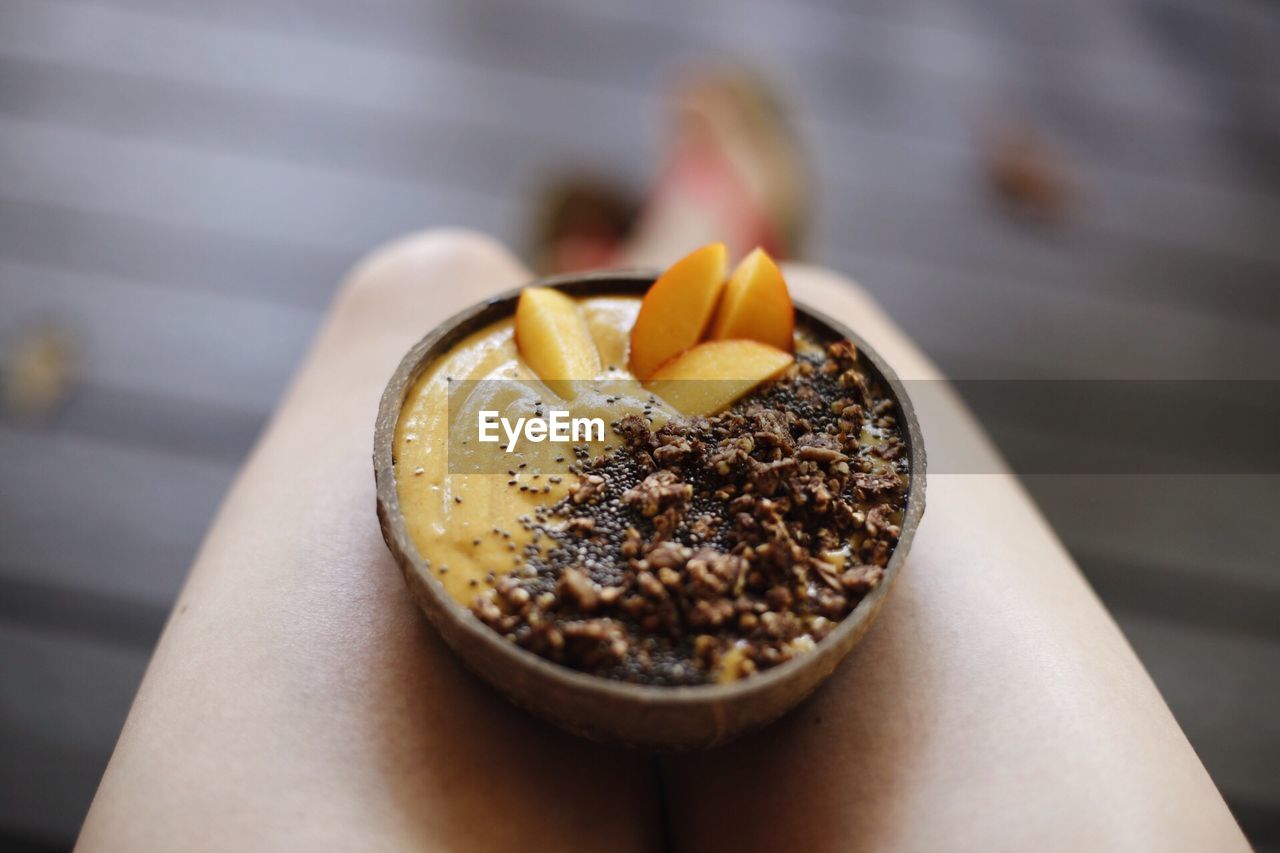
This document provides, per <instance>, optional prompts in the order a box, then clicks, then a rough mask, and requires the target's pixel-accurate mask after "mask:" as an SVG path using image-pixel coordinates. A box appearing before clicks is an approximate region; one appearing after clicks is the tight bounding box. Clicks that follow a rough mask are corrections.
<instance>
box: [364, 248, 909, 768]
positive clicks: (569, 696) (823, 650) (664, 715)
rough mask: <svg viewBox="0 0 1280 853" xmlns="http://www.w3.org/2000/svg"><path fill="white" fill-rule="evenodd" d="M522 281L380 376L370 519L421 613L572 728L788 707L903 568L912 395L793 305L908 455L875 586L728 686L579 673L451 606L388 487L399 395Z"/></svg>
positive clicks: (816, 679) (830, 322)
mask: <svg viewBox="0 0 1280 853" xmlns="http://www.w3.org/2000/svg"><path fill="white" fill-rule="evenodd" d="M655 278H656V273H652V272H609V273H590V274H585V275H575V276H564V277H558V278H551V279H545V280H542V281H538V282H532V283H531V284H536V285H538V286H543V287H555V288H558V289H560V290H562V291H564V292H565V293H567V294H569V295H572V296H577V297H584V296H610V295H613V296H617V295H632V296H640V295H642V294H643V293H644V292H645V290H647V289H648V287H649V285H651V284H653V282H654V279H655ZM519 295H520V289H519V288H518V289H515V290H511V291H508V292H506V293H503V294H501V295H498V296H495V297H493V298H491V299H488V300H486V301H484V302H481V303H479V304H477V305H475V306H473V307H471V308H468V309H467V310H465V311H463V312H461V313H459V314H457V315H455V316H453V317H451V318H450V319H448V320H446V321H444V322H443V323H441V324H440V325H439V326H437V327H436V328H435V329H434V330H432V331H431V332H430V333H428V334H427V336H426V337H424V338H423V339H422V340H421V341H419V342H418V343H417V345H416V346H414V347H413V348H412V349H411V350H409V352H408V353H407V354H406V355H405V357H404V359H403V360H402V361H401V362H400V366H399V368H398V369H397V370H396V372H395V374H394V375H393V376H392V377H391V380H390V381H389V382H388V383H387V387H386V390H385V391H384V392H383V395H382V402H381V405H380V406H379V409H378V419H377V424H376V426H375V429H374V439H373V466H374V476H375V479H376V481H377V504H378V519H379V521H380V522H381V525H382V535H383V538H384V539H386V542H387V547H388V548H389V549H390V550H391V553H392V554H393V555H394V556H395V559H396V562H397V563H398V564H399V566H400V568H401V570H402V571H403V573H404V578H405V582H406V583H407V584H408V586H409V589H410V590H411V591H412V592H413V595H414V597H415V598H416V599H417V601H418V603H419V605H421V607H422V609H423V611H424V612H425V613H426V615H427V618H428V619H429V620H430V621H431V623H432V624H433V625H434V626H435V628H436V630H438V631H439V632H440V635H441V636H442V637H443V638H444V640H445V642H446V643H447V644H448V645H449V647H450V648H451V649H453V651H454V652H455V653H456V654H457V655H458V656H459V657H460V658H461V659H462V660H463V662H464V663H465V664H466V665H467V666H468V667H469V668H470V669H472V670H473V671H474V672H475V673H476V674H477V675H479V676H480V677H481V678H482V679H484V680H485V681H488V682H489V683H490V684H492V685H493V686H494V687H495V688H496V689H497V690H499V691H500V692H501V693H502V694H503V695H505V696H506V697H507V698H508V699H510V700H511V701H512V702H514V703H515V704H516V705H518V706H520V707H522V708H525V709H527V710H528V711H530V712H532V713H534V714H536V715H537V716H539V717H542V718H543V719H545V720H548V721H550V722H551V723H554V724H555V725H557V726H560V727H562V728H564V729H567V730H569V731H571V732H574V733H575V734H579V735H582V736H585V737H589V738H592V739H595V740H601V741H607V742H613V743H622V744H627V745H632V746H639V747H645V748H652V749H661V750H688V749H700V748H706V747H711V746H715V745H717V744H722V743H725V742H726V741H729V740H731V739H733V738H735V737H737V736H738V735H741V734H743V733H744V732H747V731H750V730H752V729H756V728H759V727H761V726H764V725H766V724H767V723H769V722H771V721H773V720H775V719H777V718H778V717H780V716H782V715H783V714H785V713H786V712H787V711H789V710H791V709H792V708H794V707H795V706H796V705H798V704H799V703H800V702H801V701H803V700H804V699H805V697H807V696H808V695H809V694H810V693H812V692H813V691H814V690H815V689H816V688H817V687H818V685H820V684H821V683H822V682H823V681H824V680H825V679H826V678H827V677H828V676H830V675H831V673H832V672H833V671H834V670H835V668H836V666H837V665H838V664H839V663H840V662H841V660H843V659H844V657H845V655H847V654H848V653H849V651H850V649H852V648H853V647H854V645H856V644H857V643H858V641H859V640H861V639H862V637H863V636H864V635H865V634H866V632H867V629H868V628H869V627H870V626H871V623H872V621H873V620H874V619H875V617H876V614H877V613H878V612H879V610H880V608H881V606H882V605H883V604H884V602H885V599H886V597H887V596H888V594H889V591H890V589H892V587H893V585H894V582H895V581H896V580H897V578H898V574H899V573H900V572H901V571H902V566H903V563H904V562H905V561H906V558H907V553H908V551H909V550H910V548H911V541H912V539H913V537H914V536H915V532H916V528H917V527H918V526H919V524H920V518H921V516H922V515H923V514H924V493H925V450H924V442H923V440H922V438H921V434H920V424H919V422H918V421H917V420H916V416H915V412H914V410H913V409H912V406H911V401H910V399H908V397H907V394H906V391H905V389H904V388H903V385H902V383H901V381H899V379H898V377H897V376H896V375H895V374H894V372H893V371H892V370H891V369H890V368H889V366H888V365H887V364H886V363H885V362H884V361H883V360H882V359H881V358H880V356H879V355H877V354H876V352H875V351H874V350H872V349H871V348H870V347H869V346H867V345H866V343H865V342H864V341H863V340H862V338H861V337H859V336H858V334H857V333H856V332H855V331H854V330H852V329H849V328H847V327H846V326H845V325H843V324H842V323H839V322H837V321H836V320H834V319H832V318H830V317H827V316H825V315H824V314H822V313H821V312H819V311H817V310H815V309H813V308H811V307H809V306H807V305H804V304H802V303H800V302H797V303H796V306H795V309H796V325H797V328H798V329H801V330H804V331H807V332H809V333H810V334H812V335H813V336H814V337H815V338H816V339H818V340H824V339H839V338H848V339H850V340H852V341H853V342H854V343H855V344H856V345H857V348H858V353H859V358H860V361H861V367H862V368H863V369H864V370H865V371H866V372H867V373H868V375H869V376H871V377H873V378H874V379H875V380H877V381H878V382H879V383H880V384H881V386H882V387H883V388H885V389H886V390H887V391H888V393H889V395H890V396H891V397H892V398H893V399H894V401H895V403H896V404H897V406H898V410H899V414H900V418H899V421H900V423H901V425H902V426H903V432H904V436H903V437H904V440H905V441H906V443H907V453H908V459H909V461H910V481H909V487H908V492H907V505H906V510H905V512H904V513H903V519H902V524H901V530H902V533H901V536H900V538H899V540H898V544H897V547H896V548H895V550H894V552H893V554H892V556H891V558H890V560H889V564H888V566H887V567H886V569H885V573H884V577H883V579H882V580H881V582H880V584H879V585H878V586H876V588H875V589H873V590H872V591H871V592H870V593H868V594H867V595H866V596H865V597H864V598H863V599H862V600H861V601H860V602H859V603H858V605H857V607H855V608H854V610H853V611H852V612H850V613H849V614H848V615H847V616H846V617H845V618H844V619H843V620H841V622H840V624H839V625H838V626H837V627H836V628H835V629H834V630H833V631H832V632H831V633H830V634H829V635H828V636H827V637H826V638H824V639H823V640H822V641H821V642H819V643H818V644H817V645H816V646H815V647H814V648H813V649H812V650H811V651H809V652H806V653H805V654H803V655H800V656H798V657H796V658H793V659H792V660H789V661H787V662H786V663H783V664H780V665H779V666H776V667H774V668H772V669H767V670H763V671H761V672H758V673H756V674H755V675H752V676H750V677H747V678H744V679H741V680H739V681H735V682H731V683H727V684H706V685H696V686H681V687H667V686H657V685H641V684H631V683H626V682H622V681H615V680H611V679H607V678H602V677H600V676H596V675H590V674H587V673H583V672H579V671H577V670H573V669H570V668H568V667H565V666H562V665H560V664H557V663H554V662H552V661H549V660H546V659H544V658H542V657H539V656H537V655H535V654H533V653H532V652H529V651H526V650H524V649H522V648H520V647H518V646H517V645H515V644H514V643H512V642H510V641H508V640H506V639H505V638H503V637H502V636H500V635H499V634H498V633H497V632H496V631H494V630H493V629H492V628H490V627H488V626H487V625H485V624H484V623H482V622H481V621H480V620H479V619H478V618H476V616H475V615H473V614H472V613H471V611H470V610H468V609H467V608H466V607H464V606H462V605H461V604H459V603H458V602H457V601H456V600H455V599H454V598H453V597H452V596H451V595H450V594H449V593H448V592H447V591H446V590H445V588H444V586H442V585H441V583H440V581H439V580H438V579H437V578H436V577H435V576H434V575H433V574H432V573H431V572H430V571H429V570H428V569H427V565H426V563H425V562H424V557H426V558H428V559H429V558H430V555H423V554H419V553H418V551H417V549H416V548H415V546H414V544H413V542H412V541H411V540H410V538H409V536H408V533H407V532H406V529H405V520H404V516H403V515H402V513H401V510H400V500H399V495H398V492H397V488H396V472H395V460H394V456H393V446H394V439H395V431H396V424H397V421H398V420H399V418H400V411H401V408H402V407H403V405H404V402H405V397H406V395H407V393H408V391H409V389H410V388H411V387H412V386H413V384H414V382H415V380H416V379H417V378H418V377H419V376H421V375H422V373H423V372H424V371H426V370H427V369H429V368H430V367H431V365H432V364H433V363H434V362H435V361H436V360H437V359H439V358H441V357H442V356H444V355H445V354H446V353H448V352H449V351H450V349H452V348H453V347H454V346H455V345H456V344H457V343H459V342H460V341H461V340H463V339H464V338H466V337H467V336H468V335H470V334H471V333H473V332H475V331H477V330H479V329H481V328H483V327H485V326H487V325H489V324H491V323H493V322H496V321H498V320H502V319H504V318H507V317H511V316H512V315H513V314H514V313H515V307H516V300H517V298H518V297H519Z"/></svg>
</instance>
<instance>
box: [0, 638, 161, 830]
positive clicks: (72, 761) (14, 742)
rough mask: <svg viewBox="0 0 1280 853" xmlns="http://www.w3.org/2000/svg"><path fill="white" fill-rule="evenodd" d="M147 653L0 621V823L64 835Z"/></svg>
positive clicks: (79, 811)
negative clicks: (0, 794) (1, 677)
mask: <svg viewBox="0 0 1280 853" xmlns="http://www.w3.org/2000/svg"><path fill="white" fill-rule="evenodd" d="M149 656H150V653H149V651H148V650H146V649H137V648H132V647H120V646H113V645H110V644H102V643H98V642H90V641H87V640H85V639H82V638H79V637H74V636H67V635H59V634H56V633H49V632H46V631H42V630H35V629H30V628H26V627H22V626H15V625H12V624H7V623H4V622H0V672H4V678H3V679H0V790H2V791H4V792H5V793H4V796H3V797H0V826H3V827H4V829H5V832H6V833H9V834H14V835H18V836H28V837H32V838H37V839H43V840H48V841H49V842H62V843H63V844H69V843H70V842H71V841H72V840H73V839H74V838H75V836H76V834H77V833H78V831H79V828H80V823H81V821H82V820H83V819H84V814H85V811H86V810H87V809H88V807H89V801H90V800H91V799H92V797H93V792H94V790H96V788H97V785H98V779H99V777H100V776H101V775H102V771H103V770H104V769H105V768H106V764H107V759H108V757H109V756H110V754H111V750H112V748H113V747H114V745H115V742H116V737H117V736H118V735H119V733H120V727H121V725H122V724H123V723H124V718H125V715H126V713H127V712H128V710H129V706H130V704H131V703H132V702H133V695H134V693H135V692H136V691H137V687H138V684H139V683H140V682H141V680H142V673H143V670H144V669H145V668H146V664H147V659H148V657H149Z"/></svg>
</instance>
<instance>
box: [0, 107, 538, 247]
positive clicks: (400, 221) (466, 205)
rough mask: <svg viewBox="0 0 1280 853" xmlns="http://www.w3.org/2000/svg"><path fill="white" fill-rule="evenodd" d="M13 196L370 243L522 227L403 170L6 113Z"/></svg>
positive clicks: (284, 237)
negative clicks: (319, 161) (394, 173)
mask: <svg viewBox="0 0 1280 853" xmlns="http://www.w3.org/2000/svg"><path fill="white" fill-rule="evenodd" d="M0 162H8V163H21V164H22V168H20V169H7V170H6V172H5V179H4V184H3V193H4V194H5V195H6V196H9V197H11V198H17V199H22V200H27V201H33V202H36V203H38V204H46V205H57V206H62V207H73V208H76V209H82V210H90V211H96V212H100V213H113V214H123V215H125V216H130V217H136V218H140V219H149V220H157V221H166V220H167V221H170V222H174V223H177V224H180V225H183V226H186V227H189V228H207V229H213V230H218V231H222V232H224V233H228V234H235V235H238V236H244V237H250V238H253V237H259V238H260V237H267V238H270V239H274V240H279V241H281V242H286V243H295V244H300V245H303V246H308V247H314V248H317V249H322V250H334V249H338V250H342V251H348V252H359V251H363V250H365V249H367V248H368V247H370V246H375V245H377V244H379V243H381V242H383V241H385V240H388V239H390V238H391V237H394V236H398V235H400V234H403V233H405V232H407V231H412V230H415V229H418V228H421V227H424V226H427V225H440V224H453V225H461V226H464V227H473V228H479V229H481V230H485V231H490V232H496V233H511V232H512V230H513V225H514V223H513V221H512V220H513V219H514V217H515V215H516V211H515V209H514V208H513V206H512V205H511V203H510V202H509V201H500V200H497V199H493V198H491V197H487V196H482V195H479V194H473V193H463V192H460V191H455V190H444V189H441V188H439V187H432V186H427V185H423V184H421V183H414V182H410V181H406V180H403V179H399V180H391V179H386V178H372V177H367V176H363V175H354V174H350V173H345V172H341V171H339V170H335V169H330V168H321V167H313V166H303V165H297V164H286V163H283V162H279V161H264V160H262V159H260V158H255V157H247V156H243V155H232V154H222V153H213V152H208V151H197V150H194V149H191V148H189V147H186V146H177V145H172V144H167V143H163V142H154V141H145V142H144V141H141V140H134V139H122V138H120V137H116V136H112V135H109V134H101V133H88V132H84V131H79V130H73V129H69V128H66V127H55V126H52V125H47V124H42V123H39V122H31V121H26V120H22V119H17V118H14V117H12V116H0Z"/></svg>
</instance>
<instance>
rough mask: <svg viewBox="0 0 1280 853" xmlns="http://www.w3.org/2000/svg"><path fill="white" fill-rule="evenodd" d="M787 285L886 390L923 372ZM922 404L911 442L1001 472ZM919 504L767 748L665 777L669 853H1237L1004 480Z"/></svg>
mask: <svg viewBox="0 0 1280 853" xmlns="http://www.w3.org/2000/svg"><path fill="white" fill-rule="evenodd" d="M788 280H789V282H790V284H791V285H792V291H793V294H794V295H795V296H796V298H797V299H799V300H802V301H804V302H805V303H807V304H810V305H813V306H816V307H818V308H821V309H822V310H824V311H826V312H828V313H830V314H832V315H834V316H836V317H838V318H840V319H843V320H844V321H846V322H847V323H848V324H849V325H850V326H851V327H853V328H855V329H857V330H858V331H859V333H861V334H862V335H864V336H865V337H866V338H867V339H868V342H869V343H870V344H871V345H872V346H873V347H875V348H876V349H877V350H878V351H879V352H880V353H881V354H882V355H883V356H885V357H886V358H887V360H888V361H889V362H890V364H892V365H893V367H894V368H895V369H896V370H897V372H898V373H899V374H900V375H901V376H902V377H903V378H908V379H926V378H934V377H937V376H938V373H937V371H936V369H935V368H934V367H933V366H932V365H931V364H930V363H929V362H928V361H927V360H926V359H925V358H924V356H923V355H922V354H921V353H920V351H919V350H918V349H916V347H915V346H914V345H913V344H912V343H911V342H910V341H909V340H908V339H907V338H906V337H905V336H904V335H903V333H902V332H901V331H900V330H899V329H898V328H897V327H895V326H894V325H893V323H892V321H890V320H889V319H888V318H887V317H886V316H885V315H884V314H883V313H882V312H881V311H880V310H879V309H878V307H877V306H876V305H875V304H874V303H873V302H872V301H871V300H870V299H869V298H868V297H867V296H866V295H865V294H864V293H862V292H861V291H859V290H858V289H857V288H856V286H855V285H853V284H851V283H849V282H847V281H844V280H841V279H839V278H838V277H837V276H834V275H832V274H830V273H826V272H823V271H821V270H815V269H812V268H802V267H796V268H792V269H790V270H789V271H788ZM918 405H919V407H920V408H921V411H920V413H919V414H920V420H921V423H922V426H923V429H924V433H925V443H926V447H929V448H931V449H932V450H935V451H936V450H938V449H939V448H940V447H942V446H943V445H944V444H945V445H950V446H953V447H955V446H960V445H963V446H966V447H968V448H971V449H976V452H984V453H986V454H987V455H988V456H989V458H991V460H992V462H991V467H990V468H989V469H988V470H991V471H1000V470H1002V469H1001V467H1000V463H999V462H998V460H996V459H995V457H994V455H992V452H991V450H990V447H989V445H988V443H987V440H986V438H985V437H984V436H983V434H982V432H981V430H980V428H979V427H978V426H977V425H976V424H975V423H974V422H973V421H972V419H971V418H970V417H969V415H968V414H967V412H966V411H965V410H964V409H963V407H962V406H961V405H960V404H959V403H957V402H955V401H954V400H953V399H948V398H947V397H946V395H943V394H939V393H929V394H925V395H921V398H920V400H919V401H918ZM953 458H954V457H953ZM927 495H928V501H927V510H926V512H925V516H924V521H923V523H922V525H921V527H920V530H919V533H918V535H917V537H916V540H915V544H914V545H913V546H912V550H911V555H910V558H909V559H908V561H907V563H906V566H905V568H904V570H903V573H902V577H901V578H900V580H899V583H898V585H897V586H896V588H895V589H894V591H893V594H892V596H891V597H890V598H889V600H888V602H887V603H886V605H885V607H884V609H883V610H882V612H881V615H880V618H879V621H878V622H877V623H876V624H875V625H874V626H873V627H872V629H871V631H870V632H869V634H868V636H867V638H866V640H865V641H864V642H863V643H862V645H860V646H859V647H858V648H856V649H855V650H854V651H853V653H852V654H851V656H850V658H849V659H848V660H847V661H846V662H845V663H844V665H843V666H842V667H841V668H840V669H839V670H838V671H837V672H836V674H835V676H834V677H833V678H832V680H831V681H830V682H829V683H828V685H827V686H826V687H824V688H823V689H822V690H820V691H819V693H818V694H817V695H816V696H815V697H814V698H813V699H812V700H811V701H809V702H808V703H807V704H805V705H803V706H802V707H801V708H800V709H799V710H797V711H796V712H795V713H793V714H792V715H791V716H789V717H787V718H786V719H784V720H783V721H782V722H781V723H779V724H777V725H775V726H773V727H771V728H769V729H768V730H767V731H766V732H761V733H759V734H757V735H754V736H750V737H748V738H746V739H744V740H742V741H740V742H739V743H737V744H734V745H731V746H729V747H727V748H724V749H721V750H719V751H716V752H712V753H709V754H704V755H691V756H688V757H683V758H679V759H676V760H672V761H670V762H669V764H668V767H667V773H666V781H667V790H668V795H667V796H668V804H667V807H668V809H669V813H670V815H671V816H672V822H673V826H672V834H673V837H674V838H675V839H676V846H677V847H678V848H679V849H687V850H711V849H724V850H740V851H751V850H806V851H825V850H876V851H883V850H956V849H965V850H983V851H989V850H1070V851H1077V850H1161V851H1165V850H1235V849H1240V850H1244V849H1247V844H1246V843H1245V841H1244V838H1243V836H1242V835H1241V834H1240V831H1239V829H1238V828H1237V827H1236V824H1235V822H1234V820H1233V819H1232V817H1231V815H1230V813H1229V812H1228V811H1227V808H1226V805H1225V804H1224V802H1223V801H1222V798H1221V796H1220V795H1219V794H1218V791H1217V790H1216V789H1215V787H1214V785H1213V783H1212V781H1210V779H1209V776H1208V774H1207V773H1206V772H1205V770H1204V768H1203V766H1202V765H1201V764H1200V761H1199V760H1198V759H1197V757H1196V755H1195V753H1194V752H1193V751H1192V749H1191V747H1190V745H1189V744H1188V743H1187V740H1186V737H1185V736H1184V735H1183V733H1182V731H1181V730H1180V729H1179V727H1178V724H1177V723H1176V722H1175V721H1174V719H1173V717H1172V715H1171V714H1170V713H1169V710H1168V708H1167V706H1166V705H1165V703H1164V701H1163V700H1162V699H1161V697H1160V695H1159V693H1158V692H1157V691H1156V688H1155V686H1154V685H1153V684H1152V682H1151V679H1150V678H1149V677H1148V675H1147V673H1146V672H1145V671H1144V670H1143V668H1142V665H1141V664H1140V663H1139V662H1138V659H1137V658H1136V657H1135V655H1134V653H1133V651H1132V650H1131V649H1130V647H1129V645H1128V643H1127V642H1126V641H1125V639H1124V637H1123V636H1122V635H1121V634H1120V632H1119V630H1118V629H1117V627H1116V625H1115V623H1114V622H1113V621H1112V620H1111V618H1110V616H1109V615H1108V614H1107V612H1106V611H1105V610H1104V609H1103V607H1102V605H1101V604H1100V603H1099V602H1098V600H1097V598H1096V597H1095V596H1094V594H1093V592H1092V591H1091V590H1090V589H1089V587H1088V585H1087V584H1086V583H1085V581H1084V580H1083V578H1082V577H1081V575H1080V573H1079V570H1078V569H1077V568H1076V566H1075V565H1074V563H1073V562H1072V561H1071V558H1070V557H1069V556H1068V554H1067V553H1066V552H1065V551H1064V550H1063V548H1062V546H1061V544H1060V543H1059V542H1058V540H1057V538H1056V537H1055V536H1054V534H1053V531H1052V530H1051V529H1050V528H1049V527H1048V526H1047V524H1046V523H1045V521H1044V519H1043V518H1042V517H1041V515H1040V513H1039V512H1038V511H1037V509H1036V508H1035V506H1034V504H1033V503H1032V501H1031V500H1030V499H1029V498H1028V497H1027V495H1026V493H1025V492H1024V491H1023V490H1022V488H1021V486H1020V485H1019V483H1018V481H1017V479H1016V478H1015V477H1013V476H1012V475H1010V474H1007V473H992V474H983V475H957V474H947V473H945V472H931V473H930V474H929V482H928V493H927Z"/></svg>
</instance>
